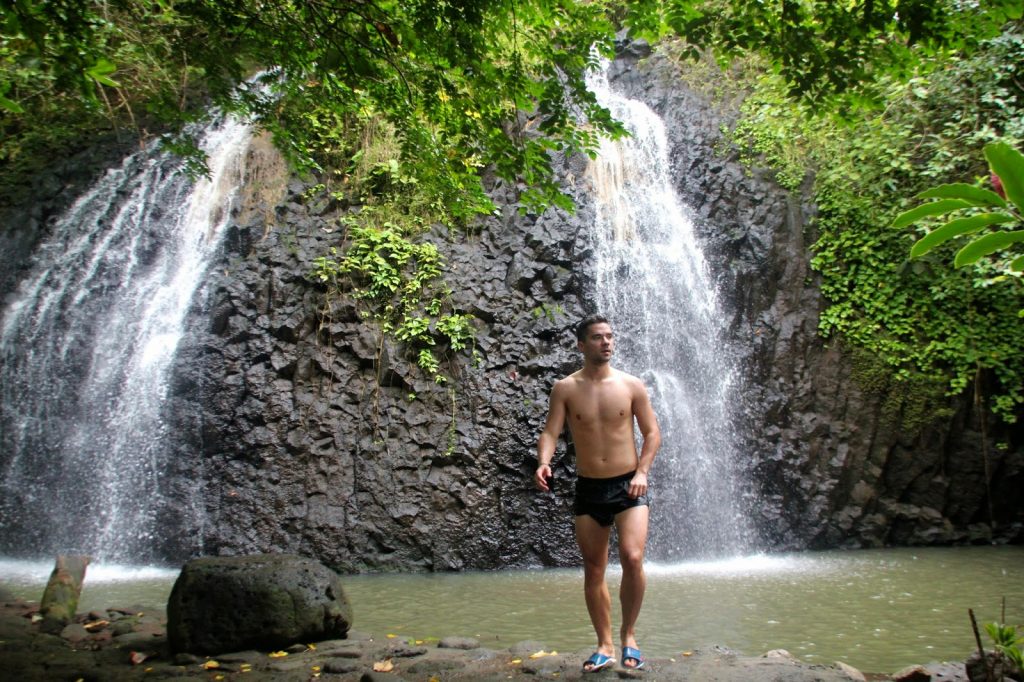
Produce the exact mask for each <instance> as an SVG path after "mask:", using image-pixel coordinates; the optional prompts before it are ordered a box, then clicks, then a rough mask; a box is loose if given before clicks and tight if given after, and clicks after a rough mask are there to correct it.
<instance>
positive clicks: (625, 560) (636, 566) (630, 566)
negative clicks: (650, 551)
mask: <svg viewBox="0 0 1024 682" xmlns="http://www.w3.org/2000/svg"><path fill="white" fill-rule="evenodd" d="M619 564H620V565H621V566H622V570H623V571H639V570H643V567H644V548H643V547H642V546H640V547H619Z"/></svg>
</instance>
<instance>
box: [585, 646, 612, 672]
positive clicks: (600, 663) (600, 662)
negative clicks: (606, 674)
mask: <svg viewBox="0 0 1024 682" xmlns="http://www.w3.org/2000/svg"><path fill="white" fill-rule="evenodd" d="M613 665H615V659H614V658H612V657H611V656H606V655H605V654H602V653H601V652H600V651H595V652H594V653H592V654H591V655H590V658H588V659H587V660H586V662H584V663H583V672H585V673H596V672H597V671H598V670H604V669H605V668H607V667H609V666H613Z"/></svg>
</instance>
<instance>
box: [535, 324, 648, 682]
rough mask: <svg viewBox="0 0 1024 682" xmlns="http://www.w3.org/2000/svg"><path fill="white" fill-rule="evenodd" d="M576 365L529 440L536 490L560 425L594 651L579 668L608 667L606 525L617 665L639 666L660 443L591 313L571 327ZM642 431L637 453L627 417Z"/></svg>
mask: <svg viewBox="0 0 1024 682" xmlns="http://www.w3.org/2000/svg"><path fill="white" fill-rule="evenodd" d="M576 338H577V348H579V350H580V352H581V353H582V354H583V369H581V370H579V371H578V372H575V373H574V374H571V375H569V376H567V377H565V378H564V379H561V380H559V381H558V382H556V383H555V386H554V388H553V389H552V390H551V401H550V405H549V407H548V419H547V423H546V424H545V425H544V430H543V431H542V432H541V434H540V438H539V439H538V441H537V461H538V466H537V471H536V473H535V474H534V480H535V482H536V484H537V487H538V488H540V489H541V490H544V491H548V490H550V489H551V488H550V486H551V475H552V473H551V458H552V457H554V454H555V446H556V444H557V442H558V437H559V435H560V434H561V433H562V429H563V428H564V426H565V424H566V422H568V424H569V429H570V431H571V432H572V438H573V442H574V443H575V445H576V470H577V474H578V477H577V480H576V502H575V507H574V511H575V514H576V542H577V543H578V544H579V547H580V553H581V554H582V555H583V574H584V584H583V590H584V595H585V597H586V602H587V611H588V612H589V613H590V621H591V623H593V625H594V631H595V632H596V633H597V650H596V651H595V652H594V654H593V655H592V656H591V657H590V658H589V659H588V660H587V662H586V663H584V664H583V670H584V672H595V671H597V670H601V669H603V668H606V667H608V666H610V665H614V663H615V659H614V658H613V656H614V654H615V645H614V642H613V640H612V619H611V597H610V595H609V594H608V586H607V585H606V584H605V580H604V574H605V568H606V567H607V566H608V540H609V538H610V537H611V527H612V525H613V524H614V525H615V528H616V530H617V531H618V534H619V561H620V563H621V565H622V584H621V585H620V587H619V601H620V602H621V604H622V628H621V629H620V630H619V639H620V643H621V644H622V665H623V666H624V667H626V668H631V669H634V670H636V669H640V668H642V667H643V666H644V663H645V661H644V657H643V654H641V653H640V650H639V648H638V647H637V643H636V633H635V631H634V630H635V626H636V620H637V617H638V616H639V615H640V605H641V604H642V602H643V598H644V588H645V587H646V585H647V578H646V576H645V575H644V565H643V561H644V547H645V545H646V543H647V520H648V512H649V509H648V498H647V473H648V472H649V471H650V470H651V464H652V463H653V461H654V455H655V453H656V452H657V451H658V446H659V445H661V432H660V431H659V430H658V421H657V419H656V418H655V416H654V410H653V409H652V408H651V401H650V398H649V397H648V395H647V389H646V388H645V387H644V385H643V383H642V382H641V381H640V380H639V379H638V378H636V377H634V376H632V375H630V374H626V373H625V372H620V371H618V370H615V369H612V367H611V364H610V361H611V357H612V350H613V349H614V348H615V340H614V338H613V336H612V328H611V325H610V324H609V323H608V320H607V319H606V318H604V317H601V316H599V315H594V316H592V317H588V318H586V319H584V320H583V321H582V322H580V324H579V325H578V326H577V327H576ZM634 418H635V419H636V423H637V425H638V426H639V427H640V433H641V435H642V436H643V447H642V448H641V450H640V454H639V456H638V455H637V451H636V443H635V441H634V439H633V419H634Z"/></svg>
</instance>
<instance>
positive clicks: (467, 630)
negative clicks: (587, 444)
mask: <svg viewBox="0 0 1024 682" xmlns="http://www.w3.org/2000/svg"><path fill="white" fill-rule="evenodd" d="M15 566H16V564H14V563H12V562H0V584H2V585H4V586H6V587H7V588H8V589H9V590H11V591H14V592H15V593H16V594H18V595H20V596H26V597H28V598H36V599H38V597H39V595H40V594H41V589H42V585H43V584H44V583H45V579H46V575H47V574H48V568H45V567H43V565H42V564H39V565H38V568H37V569H35V572H34V573H31V574H30V572H29V571H26V570H21V571H20V572H19V571H18V570H16V569H15V568H14V567H15ZM94 568H95V567H90V569H89V570H90V573H89V574H88V575H87V577H86V589H84V590H83V594H82V601H81V604H80V610H88V609H90V608H98V607H101V606H113V605H126V606H127V605H136V604H137V605H144V606H145V605H150V606H159V607H161V608H162V607H163V605H164V603H165V601H166V598H167V594H168V593H169V592H170V587H171V584H172V582H173V578H174V574H173V572H169V571H165V572H163V573H162V574H160V573H156V574H151V575H144V574H136V575H135V576H133V577H130V578H129V579H127V580H123V579H118V578H116V577H115V576H106V577H105V576H104V575H103V573H102V571H103V569H102V568H99V569H98V570H94ZM112 573H113V574H116V573H117V571H113V572H112ZM618 580H619V576H618V574H617V573H616V572H614V571H613V572H611V573H610V574H609V577H608V581H609V584H610V586H611V589H612V592H613V596H614V595H615V591H616V589H617V586H618ZM345 589H346V592H347V593H348V596H349V600H350V601H351V602H352V606H353V609H354V612H355V625H354V629H356V630H358V631H361V632H367V633H372V634H373V635H375V636H377V637H385V636H387V635H388V634H393V635H396V636H398V637H402V638H412V639H428V638H431V637H443V636H446V635H464V636H472V637H478V638H479V639H481V640H482V642H483V644H484V645H485V646H490V647H507V646H510V645H511V644H514V643H516V642H518V641H521V640H525V639H531V640H538V641H540V642H543V643H544V644H545V645H546V646H547V647H548V648H549V649H551V648H553V649H557V650H559V651H576V650H579V649H586V648H588V647H590V646H592V645H593V632H592V630H591V628H590V624H589V621H588V619H587V615H586V608H585V606H584V604H583V595H582V572H581V571H580V570H577V569H558V570H551V569H547V570H533V571H496V572H489V573H451V574H401V575H359V576H347V577H346V578H345ZM1003 597H1005V598H1006V617H1007V621H1008V622H1010V623H1014V624H1024V547H962V548H927V549H893V550H864V551H855V552H816V553H801V554H785V555H766V556H758V557H745V558H740V559H734V560H729V561H721V562H709V563H686V564H678V565H672V566H668V565H664V566H663V565H657V564H651V565H648V586H647V597H646V600H645V602H644V608H643V612H642V614H641V619H640V623H639V625H638V639H639V640H640V643H641V645H642V646H643V648H644V649H645V652H647V653H648V654H649V655H654V656H678V655H680V654H681V653H682V652H684V651H687V650H691V649H696V648H706V647H710V646H713V645H721V646H726V647H729V648H731V649H734V650H737V651H739V652H741V653H744V654H748V655H757V654H761V653H763V652H765V651H768V650H770V649H779V648H781V649H787V650H788V651H789V652H790V653H792V654H793V655H794V656H797V657H798V658H800V659H802V660H805V661H808V662H813V663H825V664H830V663H832V662H834V661H843V662H845V663H849V664H850V665H853V666H855V667H857V668H859V669H861V670H864V671H871V672H894V671H896V670H898V669H900V668H902V667H904V666H907V665H911V664H913V663H928V662H931V661H942V660H949V661H953V660H962V659H964V658H966V656H967V655H968V654H969V653H970V651H971V650H972V649H973V647H974V644H973V635H972V633H971V627H970V622H969V620H968V616H967V609H968V608H973V609H974V611H975V614H976V615H977V617H978V619H979V620H980V621H982V622H984V621H989V620H995V619H998V618H999V615H1000V604H1001V600H1002V598H1003ZM616 611H617V608H616ZM617 622H618V616H617V614H616V623H617Z"/></svg>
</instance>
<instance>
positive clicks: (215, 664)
mask: <svg viewBox="0 0 1024 682" xmlns="http://www.w3.org/2000/svg"><path fill="white" fill-rule="evenodd" d="M203 667H204V668H206V669H207V670H213V669H214V668H219V667H220V663H218V662H217V661H212V660H211V661H207V662H206V663H203Z"/></svg>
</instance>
